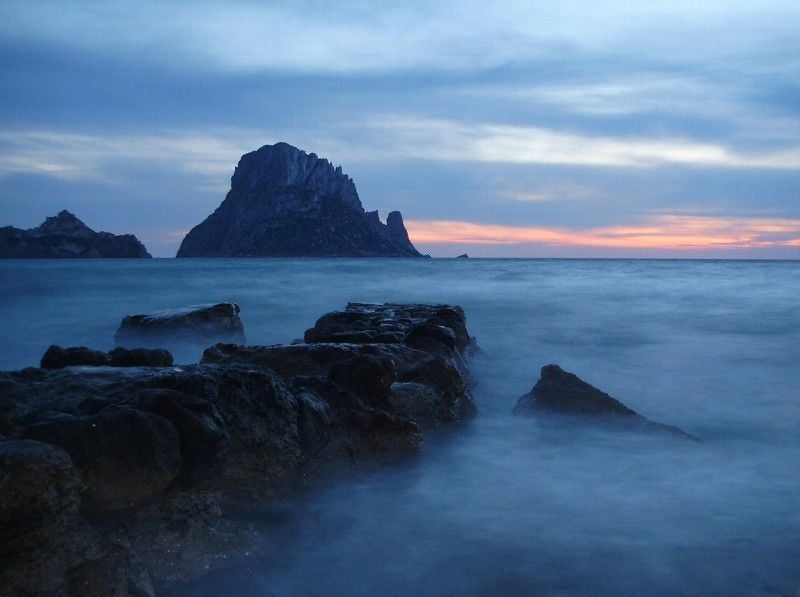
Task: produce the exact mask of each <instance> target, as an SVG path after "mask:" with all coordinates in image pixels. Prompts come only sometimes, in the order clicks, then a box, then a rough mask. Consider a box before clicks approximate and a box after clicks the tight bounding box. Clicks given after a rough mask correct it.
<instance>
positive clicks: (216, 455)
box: [137, 388, 230, 482]
mask: <svg viewBox="0 0 800 597" xmlns="http://www.w3.org/2000/svg"><path fill="white" fill-rule="evenodd" d="M137 407H138V408H139V409H141V410H143V411H145V412H149V413H153V414H157V415H160V416H162V417H164V418H165V419H166V420H168V421H169V422H170V423H172V424H173V425H174V426H175V429H177V431H178V437H179V441H180V451H181V460H182V466H181V477H182V479H183V480H184V482H189V481H196V480H198V479H200V478H201V477H203V476H210V475H213V474H215V473H216V468H217V466H218V465H219V464H220V460H221V458H220V456H221V451H222V449H223V447H224V446H225V444H226V442H227V441H228V440H229V439H230V436H229V435H228V431H227V430H226V429H225V423H224V421H223V420H222V417H221V415H220V414H219V412H218V411H217V409H216V407H215V406H214V405H213V404H212V403H211V402H209V401H208V400H204V399H201V398H195V397H194V396H190V395H188V394H184V393H182V392H177V391H175V390H168V389H160V388H154V389H146V390H142V391H141V392H140V394H139V399H138V402H137Z"/></svg>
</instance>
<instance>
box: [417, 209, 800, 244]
mask: <svg viewBox="0 0 800 597" xmlns="http://www.w3.org/2000/svg"><path fill="white" fill-rule="evenodd" d="M406 226H407V227H408V232H409V236H410V237H411V239H412V240H413V241H414V242H417V243H423V244H424V243H437V244H477V245H515V244H541V245H551V246H566V247H603V248H621V249H669V250H681V249H710V248H741V249H746V248H749V249H753V248H776V247H797V246H800V220H794V219H770V218H715V217H705V216H684V215H662V216H657V217H654V218H652V219H650V220H648V221H647V222H646V223H644V224H640V225H629V226H611V227H598V228H588V229H585V230H576V229H568V228H547V227H540V226H508V225H499V224H481V223H475V222H464V221H459V220H410V221H407V222H406Z"/></svg>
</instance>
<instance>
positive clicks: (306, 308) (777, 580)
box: [0, 259, 800, 595]
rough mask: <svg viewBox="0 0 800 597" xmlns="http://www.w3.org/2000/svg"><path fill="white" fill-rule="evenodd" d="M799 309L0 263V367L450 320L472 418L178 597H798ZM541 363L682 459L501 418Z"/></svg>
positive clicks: (331, 265) (159, 268) (231, 263)
mask: <svg viewBox="0 0 800 597" xmlns="http://www.w3.org/2000/svg"><path fill="white" fill-rule="evenodd" d="M798 297H800V263H798V262H731V261H625V260H620V261H593V260H586V261H581V260H479V259H470V260H345V259H342V260H340V259H333V260H309V259H273V260H259V259H253V260H153V261H149V260H147V261H145V260H141V261H137V260H132V261H112V260H108V261H96V262H86V261H69V262H52V261H49V262H37V261H7V262H0V321H2V322H3V328H4V332H5V342H3V343H1V344H0V368H2V369H16V368H22V367H25V366H35V365H37V364H38V361H39V358H40V357H41V355H42V353H43V352H44V351H45V350H46V348H47V346H49V345H50V344H60V345H62V346H73V345H87V346H91V347H95V348H100V349H109V348H111V347H113V345H114V344H113V335H114V332H115V330H116V328H117V326H118V325H119V322H120V320H121V319H122V317H123V316H124V315H126V314H129V313H136V312H144V311H149V310H155V309H162V308H167V307H179V306H184V305H190V304H197V303H206V302H216V301H234V302H237V303H239V305H240V306H241V308H242V320H243V322H244V325H245V331H246V334H247V339H248V343H251V344H274V343H285V342H290V341H291V340H293V339H294V338H298V337H302V334H303V331H304V330H305V329H306V328H308V327H310V326H311V325H312V324H313V322H314V321H315V320H316V319H317V318H318V317H319V316H320V315H322V314H324V313H326V312H328V311H332V310H336V309H342V308H344V306H345V304H346V302H347V301H350V300H352V301H375V302H435V303H455V304H459V305H461V306H463V307H464V309H465V311H466V313H467V320H468V327H469V330H470V332H471V333H472V334H473V335H475V336H477V338H478V343H479V345H480V346H481V348H482V349H483V351H484V353H483V354H482V355H480V356H479V357H477V358H476V359H475V360H474V361H473V363H472V368H473V370H474V372H475V374H476V376H477V378H478V383H479V385H478V387H477V389H476V392H475V394H476V399H477V402H478V406H479V409H480V413H479V415H478V417H477V419H476V420H475V421H473V422H472V423H471V424H470V425H468V426H467V427H466V428H463V429H459V430H456V431H455V432H454V433H449V434H443V435H441V436H438V437H433V438H431V439H430V440H429V441H428V442H427V445H426V453H425V455H424V456H423V458H422V459H421V460H420V461H419V462H416V463H414V464H412V465H409V466H408V467H405V468H400V469H392V470H386V471H382V472H380V473H376V474H374V475H369V476H366V477H362V478H359V479H357V480H353V481H347V482H343V483H341V484H338V485H335V486H333V487H329V488H322V489H319V490H317V491H315V492H314V494H313V495H309V496H305V497H302V498H299V499H297V500H295V501H293V502H291V503H288V504H282V505H279V506H277V507H274V508H270V509H269V510H268V511H267V512H265V516H269V517H272V518H274V519H275V522H274V524H273V525H272V530H270V531H269V532H270V533H271V534H273V535H274V537H273V540H272V542H271V544H272V545H273V546H274V549H273V550H272V551H271V552H270V553H269V554H268V555H267V556H266V557H264V558H261V559H259V560H253V559H251V560H248V561H247V562H242V563H240V564H237V563H233V569H232V570H228V571H226V572H225V573H222V574H218V575H215V576H214V577H213V578H211V579H204V580H203V581H202V582H198V583H194V584H193V585H191V586H190V587H186V588H183V589H178V590H176V594H186V595H189V594H192V595H203V594H205V595H221V594H225V595H231V594H234V595H235V594H242V595H245V594H248V595H249V594H274V595H290V594H308V595H315V594H319V595H323V594H326V595H327V594H346V595H374V594H376V593H382V594H385V595H393V594H416V595H442V594H455V593H463V594H478V595H480V594H486V595H489V594H492V595H499V594H502V595H509V594H536V593H547V594H577V593H592V594H687V595H709V594H753V595H755V594H797V592H798V591H800V468H799V467H798V464H799V463H800V433H799V432H798V429H799V428H800V391H798V388H799V387H800V309H798ZM174 348H175V347H173V349H174ZM200 353H201V347H178V350H177V351H176V359H177V360H178V361H179V362H194V361H196V360H198V359H199V357H200ZM547 363H558V364H559V365H561V366H562V367H563V368H564V369H566V370H569V371H572V372H574V373H576V374H577V375H579V376H580V377H581V378H583V379H584V380H586V381H588V382H589V383H592V384H593V385H595V386H597V387H599V388H601V389H602V390H604V391H606V392H608V393H609V394H611V395H612V396H614V397H615V398H617V399H619V400H621V401H622V402H624V403H625V404H626V405H628V406H629V407H631V408H633V409H634V410H636V411H637V412H640V413H641V414H643V415H645V416H647V417H648V418H651V419H653V420H655V421H658V422H662V423H667V424H672V425H678V426H680V427H682V428H683V429H685V430H686V431H688V432H690V433H692V434H694V435H697V436H699V437H701V438H702V439H703V440H704V441H703V443H700V444H695V443H692V442H688V441H683V440H681V439H680V438H676V437H670V436H661V435H652V436H649V435H643V434H637V433H623V432H619V431H616V432H615V431H611V430H605V429H596V428H592V427H587V426H580V425H569V424H565V423H557V424H553V423H548V422H547V421H542V420H538V419H531V418H516V417H512V416H511V415H510V411H511V408H512V407H513V405H514V404H515V402H516V400H517V398H518V397H519V396H520V395H521V394H523V393H525V392H527V391H528V390H529V389H530V388H531V386H532V385H533V384H534V383H535V382H536V380H537V379H538V376H539V369H540V368H541V366H542V365H545V364H547Z"/></svg>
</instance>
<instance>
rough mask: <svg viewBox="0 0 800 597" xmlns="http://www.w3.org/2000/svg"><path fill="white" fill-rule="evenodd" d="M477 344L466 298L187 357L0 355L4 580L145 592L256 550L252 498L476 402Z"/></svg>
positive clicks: (361, 464) (362, 461)
mask: <svg viewBox="0 0 800 597" xmlns="http://www.w3.org/2000/svg"><path fill="white" fill-rule="evenodd" d="M473 347H474V341H473V340H472V339H471V338H470V336H469V334H468V331H467V328H466V318H465V316H464V312H463V310H462V309H461V308H460V307H456V306H448V305H434V306H431V305H396V304H384V305H372V304H358V303H356V304H349V305H348V306H347V308H346V310H345V311H341V312H334V313H330V314H328V315H325V316H323V317H321V318H320V319H319V320H318V321H317V322H316V324H315V325H314V327H312V328H311V329H309V330H308V331H307V332H306V334H305V342H304V343H302V344H295V345H286V346H239V345H234V344H217V345H214V346H212V347H210V348H209V349H207V350H206V352H205V354H204V356H203V359H202V362H201V363H199V364H195V365H187V366H172V365H163V364H162V365H161V366H129V365H131V364H132V365H140V364H141V363H148V362H149V361H148V359H151V358H155V359H156V361H155V362H157V363H166V362H167V361H165V360H163V359H164V355H163V354H161V353H158V354H154V353H153V352H150V353H148V352H147V351H139V352H136V351H127V352H116V353H115V351H112V352H111V353H108V354H106V353H102V352H99V351H92V350H90V349H86V348H80V349H58V350H56V348H57V347H54V348H51V350H50V351H48V355H47V357H48V359H49V360H47V362H48V363H50V364H51V365H52V364H53V363H55V365H52V366H54V367H59V368H47V369H45V368H28V369H24V370H21V371H15V372H2V373H0V433H1V434H2V436H0V480H2V486H3V487H4V488H8V490H6V491H4V492H3V494H2V496H0V525H2V527H3V528H4V529H6V530H5V532H4V533H3V536H2V537H1V538H0V558H1V561H2V565H0V584H2V586H3V587H7V590H8V591H9V592H10V593H11V594H27V593H44V592H47V593H53V594H95V593H96V594H115V595H116V594H134V595H148V594H152V593H153V591H154V587H158V586H164V585H168V584H170V583H176V582H183V581H186V580H188V579H191V578H196V577H198V576H201V575H203V574H206V573H208V572H210V571H211V570H214V569H216V568H219V567H222V566H224V565H225V564H226V562H227V561H228V559H229V558H231V557H235V556H237V555H243V554H245V553H249V554H253V553H258V550H259V543H260V542H261V541H264V539H263V534H260V533H258V532H256V526H255V523H254V522H253V521H252V520H248V519H247V517H246V516H242V515H241V512H243V511H246V510H248V509H252V508H253V507H254V506H258V505H264V504H268V503H269V502H270V501H271V500H274V499H276V498H279V497H282V496H286V495H289V494H290V493H291V492H292V491H294V490H295V489H297V488H299V487H305V486H308V485H309V484H312V483H315V482H318V481H319V479H321V478H324V477H327V476H330V475H333V474H340V473H342V472H347V471H357V470H368V469H369V468H370V467H374V466H382V465H386V464H388V463H396V462H402V461H404V460H406V459H408V458H413V457H414V456H417V455H418V454H419V453H420V452H421V450H422V447H423V443H424V435H425V433H426V432H428V431H430V430H433V429H437V428H441V427H444V426H450V425H457V424H460V423H463V422H465V421H467V420H468V419H469V418H470V417H471V416H473V415H474V414H475V412H476V408H475V404H474V401H473V399H472V396H471V392H470V383H469V377H468V371H467V360H466V359H467V358H468V356H469V354H470V351H471V349H472V348H473ZM162 352H163V351H162ZM81 355H84V356H86V358H88V359H90V362H86V363H84V364H81V363H82V361H81V358H83V357H82V356H81ZM87 355H88V356H87ZM112 358H113V359H115V360H114V362H113V363H112V362H111V360H112ZM59 359H60V360H59ZM65 359H66V360H65ZM104 359H107V361H106V360H104ZM43 364H44V363H43ZM112 364H113V365H114V366H111V365H112Z"/></svg>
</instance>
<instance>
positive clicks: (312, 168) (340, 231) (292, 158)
mask: <svg viewBox="0 0 800 597" xmlns="http://www.w3.org/2000/svg"><path fill="white" fill-rule="evenodd" d="M177 256H178V257H420V256H421V255H420V253H419V252H418V251H417V250H416V249H415V248H414V246H413V245H412V244H411V241H410V240H409V239H408V233H407V232H406V229H405V226H404V225H403V218H402V216H401V215H400V212H397V211H393V212H391V213H390V214H389V215H388V217H387V219H386V224H384V223H382V222H381V221H380V219H379V217H378V212H377V211H372V212H365V211H364V207H363V206H362V205H361V201H360V199H359V198H358V193H357V192H356V187H355V184H354V183H353V181H352V179H351V178H350V177H349V176H347V175H346V174H344V173H343V172H342V169H341V167H337V168H334V167H333V165H332V164H331V163H330V162H328V160H326V159H322V158H319V157H317V155H316V154H313V153H310V154H309V153H306V152H305V151H301V150H300V149H298V148H296V147H292V146H291V145H288V144H287V143H276V144H275V145H265V146H264V147H262V148H261V149H259V150H257V151H253V152H251V153H248V154H245V155H243V156H242V158H241V159H240V160H239V164H238V166H236V170H235V171H234V173H233V177H232V178H231V190H230V191H229V192H228V195H227V196H226V197H225V200H224V201H223V202H222V204H221V205H220V206H219V207H218V208H217V209H216V211H214V213H212V214H211V215H210V216H208V218H206V219H205V220H204V221H203V222H202V223H200V224H198V225H197V226H195V227H194V228H192V230H190V231H189V233H188V234H187V235H186V237H185V238H184V239H183V242H182V243H181V246H180V248H179V249H178V255H177Z"/></svg>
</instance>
